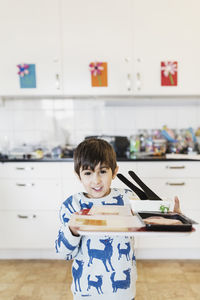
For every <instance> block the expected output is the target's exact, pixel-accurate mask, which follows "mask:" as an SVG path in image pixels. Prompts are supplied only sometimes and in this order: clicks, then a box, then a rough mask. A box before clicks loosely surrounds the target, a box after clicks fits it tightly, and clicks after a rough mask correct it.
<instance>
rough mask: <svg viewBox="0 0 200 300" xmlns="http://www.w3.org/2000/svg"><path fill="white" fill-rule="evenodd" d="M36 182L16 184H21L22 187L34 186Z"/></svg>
mask: <svg viewBox="0 0 200 300" xmlns="http://www.w3.org/2000/svg"><path fill="white" fill-rule="evenodd" d="M34 185H35V183H16V186H21V187H25V186H34Z"/></svg>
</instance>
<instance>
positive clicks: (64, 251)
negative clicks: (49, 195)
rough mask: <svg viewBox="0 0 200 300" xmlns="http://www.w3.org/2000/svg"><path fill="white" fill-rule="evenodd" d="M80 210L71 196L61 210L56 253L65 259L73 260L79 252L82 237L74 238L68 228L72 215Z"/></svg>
mask: <svg viewBox="0 0 200 300" xmlns="http://www.w3.org/2000/svg"><path fill="white" fill-rule="evenodd" d="M79 209H80V208H79V207H78V206H77V204H76V203H75V201H74V197H73V196H70V197H69V198H67V200H65V201H64V202H63V204H62V206H61V208H60V222H61V225H60V228H59V232H58V237H57V240H56V241H55V247H56V252H57V253H58V254H59V255H60V256H61V257H62V258H64V259H66V260H70V259H73V258H74V257H75V256H76V255H77V253H78V251H79V245H80V242H81V237H79V236H74V235H73V234H72V233H71V231H70V229H69V226H68V222H69V220H70V218H71V215H72V214H73V213H74V212H75V211H78V210H79Z"/></svg>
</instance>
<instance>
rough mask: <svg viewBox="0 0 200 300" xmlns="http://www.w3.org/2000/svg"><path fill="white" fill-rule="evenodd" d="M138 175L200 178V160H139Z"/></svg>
mask: <svg viewBox="0 0 200 300" xmlns="http://www.w3.org/2000/svg"><path fill="white" fill-rule="evenodd" d="M138 176H141V177H171V178H176V177H191V178H193V177H195V178H196V177H199V178H200V162H186V161H179V162H178V161H176V162H145V163H143V162H142V163H141V162H139V163H138Z"/></svg>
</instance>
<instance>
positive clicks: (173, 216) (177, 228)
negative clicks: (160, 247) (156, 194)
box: [137, 211, 198, 232]
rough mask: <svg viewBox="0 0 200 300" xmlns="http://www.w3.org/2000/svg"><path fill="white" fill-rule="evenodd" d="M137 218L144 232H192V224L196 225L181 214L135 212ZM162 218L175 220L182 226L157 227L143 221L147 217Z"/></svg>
mask: <svg viewBox="0 0 200 300" xmlns="http://www.w3.org/2000/svg"><path fill="white" fill-rule="evenodd" d="M137 216H138V218H139V219H140V221H141V222H142V223H143V224H144V226H145V228H146V230H150V231H178V232H180V231H192V230H193V227H192V224H198V223H196V222H195V221H193V220H191V219H189V218H188V217H186V216H184V215H183V214H178V213H173V212H171V213H160V212H155V211H148V212H145V211H142V212H137ZM154 216H156V217H158V216H159V217H164V218H167V219H175V220H179V221H181V222H182V223H183V224H180V225H157V224H146V223H145V222H144V221H143V219H145V218H148V217H154Z"/></svg>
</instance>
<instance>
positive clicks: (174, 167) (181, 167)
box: [166, 166, 185, 169]
mask: <svg viewBox="0 0 200 300" xmlns="http://www.w3.org/2000/svg"><path fill="white" fill-rule="evenodd" d="M166 168H167V169H185V166H166Z"/></svg>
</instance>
